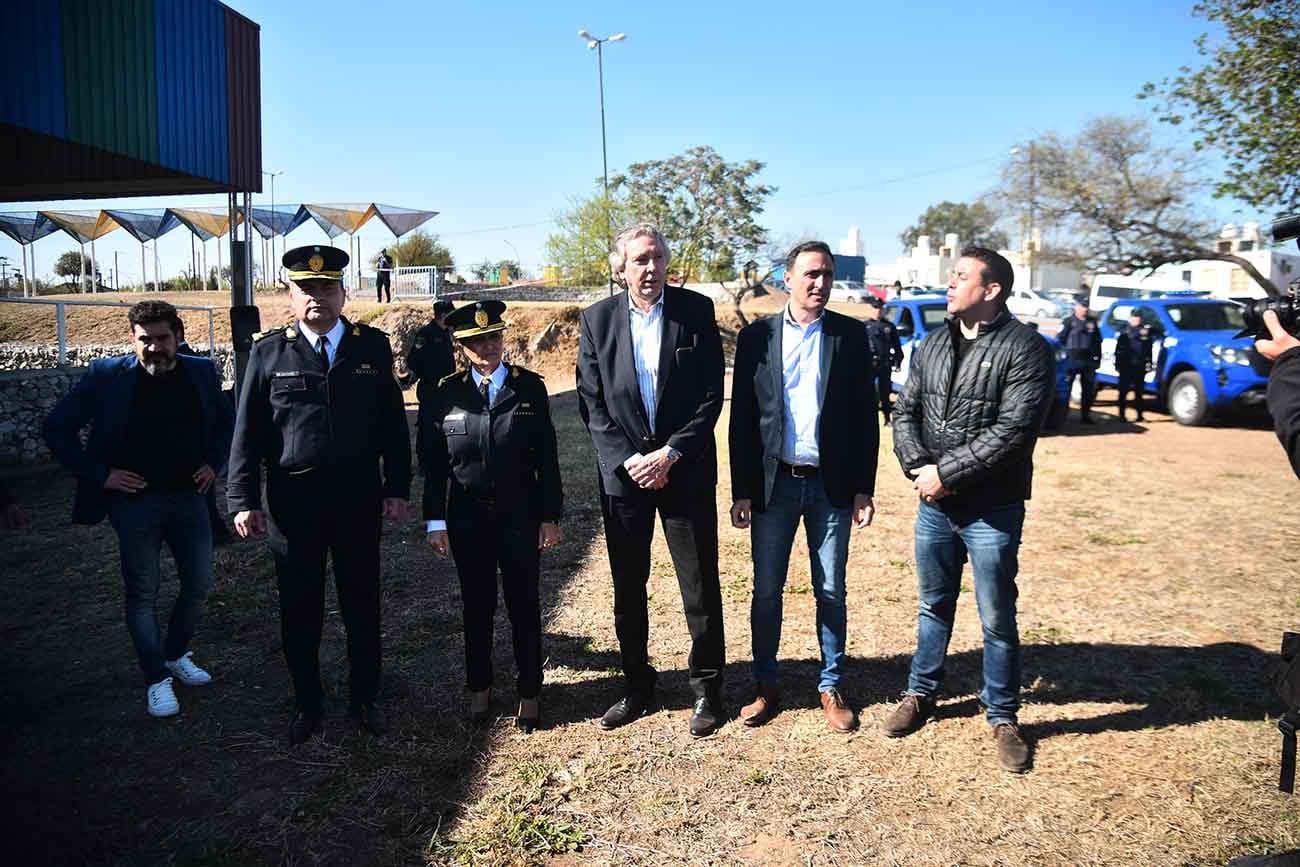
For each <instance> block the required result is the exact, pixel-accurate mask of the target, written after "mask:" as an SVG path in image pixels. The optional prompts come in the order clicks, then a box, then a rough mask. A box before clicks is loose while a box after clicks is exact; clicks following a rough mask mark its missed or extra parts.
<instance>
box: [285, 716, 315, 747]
mask: <svg viewBox="0 0 1300 867" xmlns="http://www.w3.org/2000/svg"><path fill="white" fill-rule="evenodd" d="M320 721H321V717H320V714H312V713H307V712H306V711H301V710H300V711H298V712H297V713H296V714H294V715H293V719H292V720H291V721H290V722H289V746H291V747H296V746H298V744H305V743H306V742H307V741H309V740H311V738H312V735H314V734H316V733H317V732H319V731H320Z"/></svg>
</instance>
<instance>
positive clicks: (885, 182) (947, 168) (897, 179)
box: [785, 154, 1006, 202]
mask: <svg viewBox="0 0 1300 867" xmlns="http://www.w3.org/2000/svg"><path fill="white" fill-rule="evenodd" d="M1005 156H1006V155H1005V154H995V155H994V156H989V157H982V158H980V159H977V160H971V161H970V162H968V163H957V164H956V165H951V166H943V167H941V168H937V169H929V170H927V171H924V172H914V173H912V174H910V175H899V176H898V177H894V178H883V179H881V180H878V181H871V182H869V183H865V184H858V185H856V186H852V187H840V188H839V189H835V190H824V191H822V192H819V193H801V194H799V195H797V196H786V197H785V200H786V201H787V202H791V201H798V200H800V199H813V198H817V197H819V196H834V195H838V194H839V193H853V192H857V191H859V190H869V189H872V188H874V187H885V186H889V185H890V184H901V183H903V182H904V181H914V180H916V179H917V178H926V177H930V176H932V175H941V174H944V173H945V172H955V171H957V170H959V169H968V168H971V167H972V166H980V165H984V164H985V163H991V162H993V161H995V160H1000V159H1003V158H1005Z"/></svg>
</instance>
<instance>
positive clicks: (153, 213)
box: [0, 202, 438, 291]
mask: <svg viewBox="0 0 1300 867" xmlns="http://www.w3.org/2000/svg"><path fill="white" fill-rule="evenodd" d="M232 215H233V223H232ZM437 215H438V212H437V211H422V210H416V209H414V208H402V207H398V206H396V205H385V204H380V203H378V202H371V203H369V204H365V203H351V204H320V205H318V204H298V205H294V204H285V205H277V206H276V207H274V208H266V207H249V208H248V209H247V216H248V220H247V222H248V225H249V226H251V227H252V228H253V229H255V230H256V231H257V233H258V235H260V236H261V237H262V239H263V241H265V240H267V239H269V238H274V237H284V236H285V235H288V234H289V233H290V232H292V231H293V230H295V229H297V228H298V227H299V226H301V225H303V224H304V223H307V222H313V223H315V224H316V226H318V227H319V228H320V229H321V231H323V232H324V233H325V236H326V237H327V238H329V239H330V241H331V242H333V240H334V239H335V238H337V237H338V236H339V235H343V234H346V235H348V248H349V255H350V256H351V257H352V260H353V269H352V270H353V274H354V281H355V280H356V279H357V278H359V277H360V273H361V272H360V263H359V261H358V260H359V259H360V256H359V248H360V241H359V240H358V241H356V246H357V248H358V251H357V254H353V252H352V247H353V239H354V238H355V236H356V233H357V231H358V230H359V229H360V228H361V227H362V226H364V225H365V224H366V223H368V222H370V220H372V219H376V218H377V219H378V220H379V222H381V223H383V225H384V227H385V228H386V229H388V231H390V232H392V233H393V236H394V237H397V238H400V237H402V236H403V235H405V234H407V233H408V232H411V231H413V230H415V229H417V228H419V227H420V226H422V225H423V224H424V223H426V222H428V221H429V220H431V219H433V218H434V217H436V216H437ZM244 222H245V209H244V208H242V207H236V208H235V209H234V210H233V211H231V210H229V209H228V208H223V207H191V208H185V207H182V208H150V209H136V210H132V209H117V208H113V209H107V210H77V211H20V212H16V213H8V214H3V213H0V232H4V233H5V234H6V235H8V236H9V237H11V238H13V239H14V240H15V241H17V242H18V243H19V244H21V245H22V246H23V249H24V251H26V249H27V247H28V246H30V245H32V244H33V243H34V242H35V241H37V240H39V239H40V238H43V237H45V236H47V235H50V234H52V233H54V232H58V231H60V230H61V231H63V232H65V233H67V234H68V235H69V236H71V237H72V238H74V239H76V241H77V243H78V244H80V245H82V246H83V250H82V253H83V255H82V263H83V264H82V269H83V274H82V280H83V284H84V280H85V276H86V275H85V273H84V271H85V264H84V263H85V255H84V253H85V251H84V245H85V244H90V245H91V261H93V262H95V261H98V260H96V259H95V253H94V244H95V239H96V238H102V237H103V236H104V235H107V234H108V233H109V232H112V231H114V230H115V229H118V228H122V229H125V230H126V231H127V232H128V233H129V234H130V235H131V236H132V237H133V238H135V239H136V240H137V241H139V242H140V263H141V264H140V271H141V279H142V281H143V282H145V283H147V282H148V281H147V274H146V272H145V267H144V245H145V243H146V242H148V241H153V242H154V285H155V286H161V285H162V279H161V273H160V271H159V268H158V239H159V238H160V237H162V236H163V235H165V234H167V233H168V232H170V231H171V230H172V229H175V228H176V227H178V226H184V227H185V228H187V229H189V230H190V232H191V233H192V234H193V236H194V237H195V238H197V239H198V241H199V242H200V243H202V244H203V258H204V265H203V272H204V273H205V274H206V273H207V264H206V258H207V242H208V241H210V240H212V239H213V238H216V239H217V273H218V274H220V273H221V270H222V254H221V238H222V237H223V236H225V235H227V234H229V233H230V232H231V231H232V230H233V228H234V226H238V225H240V224H243V223H244ZM191 248H192V245H191ZM191 254H192V255H193V249H191ZM262 260H263V273H264V274H265V275H269V274H271V273H272V272H273V271H274V270H275V267H274V265H273V263H270V262H268V256H267V253H266V250H265V249H263V251H262ZM25 264H26V256H24V265H25ZM35 272H36V267H35V248H34V247H33V248H32V273H31V278H35V276H36V274H35ZM353 285H354V286H355V285H356V283H355V282H354V283H353ZM24 286H25V287H31V286H32V284H31V283H30V281H29V280H28V279H24ZM27 291H31V289H30V288H28V290H27Z"/></svg>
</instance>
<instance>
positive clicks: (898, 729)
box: [880, 693, 934, 738]
mask: <svg viewBox="0 0 1300 867" xmlns="http://www.w3.org/2000/svg"><path fill="white" fill-rule="evenodd" d="M933 713H934V700H933V699H929V698H926V697H925V696H923V695H912V694H910V693H909V694H907V695H905V696H903V700H902V701H900V702H899V703H898V706H897V707H895V708H894V709H893V710H891V711H890V712H889V715H888V716H886V717H885V721H884V722H883V723H881V724H880V730H881V731H882V732H883V733H884V735H885V737H887V738H901V737H903V735H910V734H911V733H912V732H914V731H916V730H917V729H919V728H920V727H921V726H923V725H925V721H926V720H928V719H929V718H930V715H931V714H933Z"/></svg>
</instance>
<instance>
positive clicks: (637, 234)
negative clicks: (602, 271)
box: [609, 223, 673, 288]
mask: <svg viewBox="0 0 1300 867" xmlns="http://www.w3.org/2000/svg"><path fill="white" fill-rule="evenodd" d="M633 238H654V239H655V241H656V242H657V243H658V244H659V246H660V247H661V248H663V251H664V267H665V268H667V267H668V263H669V262H671V261H672V260H673V251H672V250H670V249H669V247H668V239H667V238H665V237H664V233H663V232H661V231H659V227H658V226H656V225H655V224H653V223H634V224H633V225H631V226H628V227H627V228H626V229H624V230H623V231H621V232H619V233H618V234H617V235H615V236H614V251H613V252H612V253H610V254H609V272H610V273H611V274H613V275H614V280H615V282H617V283H619V284H620V285H622V284H623V281H622V280H620V279H619V277H618V272H619V271H622V270H623V268H624V267H625V266H626V265H627V245H628V244H630V243H631V242H632V239H633ZM624 288H626V286H625V287H624Z"/></svg>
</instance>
